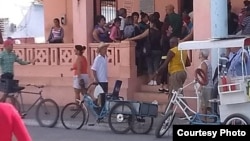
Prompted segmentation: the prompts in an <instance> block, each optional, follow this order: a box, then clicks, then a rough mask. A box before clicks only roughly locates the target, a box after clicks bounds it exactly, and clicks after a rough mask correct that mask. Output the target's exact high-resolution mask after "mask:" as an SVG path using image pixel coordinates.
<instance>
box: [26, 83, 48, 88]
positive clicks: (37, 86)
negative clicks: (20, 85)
mask: <svg viewBox="0 0 250 141" xmlns="http://www.w3.org/2000/svg"><path fill="white" fill-rule="evenodd" d="M26 86H32V87H36V88H38V89H41V88H44V87H45V86H44V85H35V84H27V85H26Z"/></svg>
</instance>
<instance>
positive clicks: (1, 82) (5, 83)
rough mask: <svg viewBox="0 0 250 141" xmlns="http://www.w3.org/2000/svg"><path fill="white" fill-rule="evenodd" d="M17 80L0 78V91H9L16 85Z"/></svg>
mask: <svg viewBox="0 0 250 141" xmlns="http://www.w3.org/2000/svg"><path fill="white" fill-rule="evenodd" d="M18 83H19V81H18V80H11V79H0V91H1V92H4V93H11V92H13V91H14V88H15V87H18Z"/></svg>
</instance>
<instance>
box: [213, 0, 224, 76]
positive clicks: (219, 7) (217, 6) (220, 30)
mask: <svg viewBox="0 0 250 141" xmlns="http://www.w3.org/2000/svg"><path fill="white" fill-rule="evenodd" d="M210 2H211V38H212V39H216V38H226V37H227V36H228V8H227V5H228V0H210ZM222 51H223V50H219V49H218V48H214V49H212V50H211V62H212V67H213V72H214V70H215V68H216V67H217V65H218V56H219V54H218V53H219V52H220V53H221V52H222Z"/></svg>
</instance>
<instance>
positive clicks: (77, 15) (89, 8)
mask: <svg viewBox="0 0 250 141" xmlns="http://www.w3.org/2000/svg"><path fill="white" fill-rule="evenodd" d="M72 3H73V4H72V9H73V33H74V34H73V41H74V43H75V44H84V45H87V43H88V42H91V41H92V36H91V35H92V31H93V25H94V12H93V11H94V10H93V7H94V4H93V0H80V1H77V0H73V1H72ZM71 32H72V31H71Z"/></svg>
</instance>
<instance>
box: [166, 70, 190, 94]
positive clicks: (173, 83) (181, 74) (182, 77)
mask: <svg viewBox="0 0 250 141" xmlns="http://www.w3.org/2000/svg"><path fill="white" fill-rule="evenodd" d="M186 79H187V73H186V71H178V72H175V73H172V74H170V76H169V79H168V82H169V83H168V84H169V91H170V92H172V90H175V91H178V89H179V88H183V84H184V83H185V81H186Z"/></svg>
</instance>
